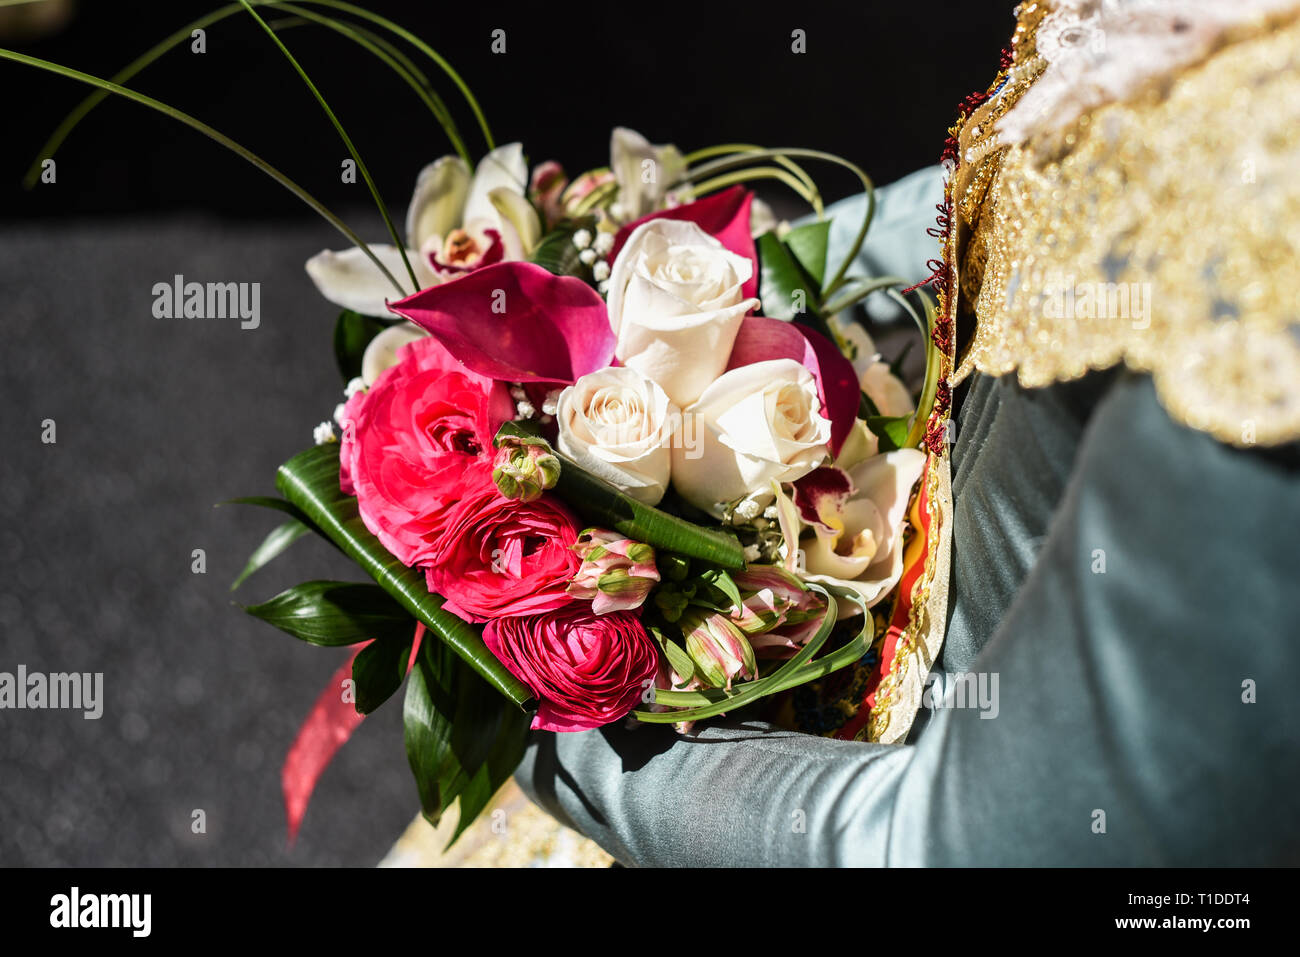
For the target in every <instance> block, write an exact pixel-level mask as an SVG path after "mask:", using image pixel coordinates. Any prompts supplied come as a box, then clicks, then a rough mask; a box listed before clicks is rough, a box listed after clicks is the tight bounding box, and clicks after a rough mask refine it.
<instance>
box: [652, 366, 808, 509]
mask: <svg viewBox="0 0 1300 957" xmlns="http://www.w3.org/2000/svg"><path fill="white" fill-rule="evenodd" d="M830 437H831V424H830V422H829V421H828V420H827V419H826V417H825V416H823V415H822V414H821V402H820V401H819V400H818V398H817V381H816V380H815V379H814V378H813V377H812V374H811V373H810V372H809V371H808V370H807V369H805V368H804V367H803V366H802V365H800V364H799V363H797V362H795V361H794V360H793V359H770V360H768V361H766V362H755V363H753V364H751V365H747V366H740V367H739V368H736V369H732V370H731V371H730V372H727V373H725V374H724V375H722V376H721V377H720V378H718V379H717V380H716V381H715V382H714V383H713V384H712V385H710V386H709V387H708V388H707V389H705V390H704V393H703V394H702V395H701V396H700V398H699V400H698V401H697V402H696V403H695V404H694V405H692V406H691V407H690V408H688V409H686V410H685V412H684V413H683V422H682V428H681V431H680V432H679V434H678V437H677V439H676V440H675V441H674V442H673V463H672V478H673V487H674V488H676V489H677V491H678V492H679V493H681V496H682V497H683V498H684V499H686V500H687V501H688V502H690V503H691V504H692V505H695V506H697V507H699V508H702V509H704V510H706V511H708V512H710V513H712V514H713V515H721V514H722V507H721V506H722V505H723V504H724V503H726V502H731V501H734V500H736V499H738V498H742V497H744V496H746V495H749V494H751V493H762V494H767V492H768V489H769V488H770V487H771V483H772V482H773V481H777V482H793V481H794V480H795V479H797V478H800V477H802V476H803V475H805V474H807V473H808V472H810V471H811V470H812V469H814V468H816V467H817V466H818V465H820V464H821V463H822V461H823V460H825V459H826V458H827V456H828V455H829V454H830V451H829V448H828V446H827V443H828V442H829V441H830Z"/></svg>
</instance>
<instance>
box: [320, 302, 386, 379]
mask: <svg viewBox="0 0 1300 957" xmlns="http://www.w3.org/2000/svg"><path fill="white" fill-rule="evenodd" d="M388 326H389V323H387V322H384V321H383V320H380V319H376V318H375V317H374V316H363V315H361V313H359V312H353V311H352V310H351V309H344V310H343V311H342V312H341V313H339V318H338V321H337V322H335V323H334V361H335V362H337V363H338V366H339V375H341V376H343V382H344V384H347V383H348V382H351V381H352V380H353V379H355V378H356V377H357V376H359V375H361V357H362V356H363V355H365V352H366V346H368V345H370V340H371V339H373V338H374V337H375V336H377V335H379V334H380V333H381V332H383V331H384V330H385V329H387V328H388Z"/></svg>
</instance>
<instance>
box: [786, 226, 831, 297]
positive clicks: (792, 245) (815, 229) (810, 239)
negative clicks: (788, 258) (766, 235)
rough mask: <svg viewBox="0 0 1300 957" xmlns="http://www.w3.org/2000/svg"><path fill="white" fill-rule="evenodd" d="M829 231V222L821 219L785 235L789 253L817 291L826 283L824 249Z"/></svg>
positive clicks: (797, 227) (798, 227)
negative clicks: (813, 282) (813, 283)
mask: <svg viewBox="0 0 1300 957" xmlns="http://www.w3.org/2000/svg"><path fill="white" fill-rule="evenodd" d="M830 231H831V221H830V220H829V219H823V220H820V221H819V222H815V223H806V224H805V225H803V226H796V227H795V228H794V229H792V230H790V231H789V232H788V233H786V234H785V244H786V246H787V247H788V248H789V250H790V253H791V254H792V255H793V256H794V258H795V260H796V261H797V262H798V263H799V265H800V266H802V267H803V269H804V272H806V273H807V274H808V275H809V277H811V278H812V279H813V280H814V281H815V282H816V283H817V288H818V289H821V286H822V283H823V282H825V281H826V249H827V241H828V238H829V236H830Z"/></svg>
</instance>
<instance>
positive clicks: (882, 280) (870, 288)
mask: <svg viewBox="0 0 1300 957" xmlns="http://www.w3.org/2000/svg"><path fill="white" fill-rule="evenodd" d="M847 281H848V282H851V283H853V282H859V283H862V286H861V288H859V289H855V290H853V291H852V292H850V293H847V294H845V295H843V296H841V297H840V298H839V299H835V300H833V301H831V302H827V303H824V304H823V305H822V311H823V312H824V313H826V315H828V316H833V315H835V314H836V313H837V312H842V311H843V310H845V309H848V308H849V307H850V306H853V305H856V304H857V303H859V302H861V301H862V300H863V299H866V298H867V297H868V296H869V295H871V294H872V293H873V292H879V291H880V290H882V289H889V288H890V287H892V286H906V285H907V281H906V280H905V279H901V278H899V277H898V276H877V277H875V278H873V279H864V278H860V277H858V278H852V277H851V278H850V279H848V280H847Z"/></svg>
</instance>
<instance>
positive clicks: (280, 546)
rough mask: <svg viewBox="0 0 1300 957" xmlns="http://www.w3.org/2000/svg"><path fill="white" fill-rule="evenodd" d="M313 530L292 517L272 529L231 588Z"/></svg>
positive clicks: (236, 586)
mask: <svg viewBox="0 0 1300 957" xmlns="http://www.w3.org/2000/svg"><path fill="white" fill-rule="evenodd" d="M285 504H288V503H285ZM311 531H312V529H311V526H309V525H304V524H303V523H302V522H300V521H298V520H297V519H296V518H291V519H289V520H288V521H287V522H285V523H284V524H283V525H277V526H276V527H275V528H273V529H271V532H270V534H269V535H267V536H266V538H264V539H263V540H262V544H261V545H258V546H257V548H256V550H255V551H254V552H253V554H252V555H251V556H249V559H248V564H247V565H245V566H244V570H243V571H242V572H240V573H239V577H238V578H236V579H235V583H234V584H233V585H231V586H230V590H231V591H234V590H235V589H236V588H238V587H239V586H240V585H242V584H243V583H244V580H245V579H246V578H248V576H249V575H251V574H253V572H255V571H257V570H258V569H259V568H261V567H262V566H263V565H266V564H267V563H269V562H271V561H272V560H273V559H275V557H276V556H278V555H279V554H280V553H281V552H283V551H284V550H285V549H286V548H288V547H289V546H290V545H292V544H293V543H294V542H296V541H297V540H298V539H300V538H302V537H303V536H304V535H308V534H310V533H311Z"/></svg>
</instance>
